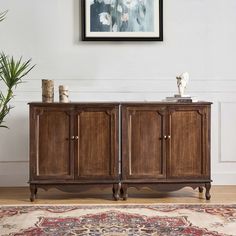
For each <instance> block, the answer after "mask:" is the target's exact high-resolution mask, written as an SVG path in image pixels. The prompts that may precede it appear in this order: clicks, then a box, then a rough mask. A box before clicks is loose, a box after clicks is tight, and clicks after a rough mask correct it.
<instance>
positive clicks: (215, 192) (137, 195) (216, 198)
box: [0, 186, 236, 205]
mask: <svg viewBox="0 0 236 236" xmlns="http://www.w3.org/2000/svg"><path fill="white" fill-rule="evenodd" d="M211 196H212V198H211V200H210V201H206V200H205V198H204V193H202V194H201V193H199V192H198V190H193V189H191V188H184V189H182V190H179V191H175V192H168V193H167V192H162V193H160V192H154V191H152V190H149V189H144V190H142V191H137V190H135V189H132V188H130V189H129V198H128V200H127V201H122V200H120V201H114V200H113V199H112V194H111V189H105V190H99V189H93V190H91V191H87V192H83V193H79V194H78V193H64V192H61V191H59V190H56V189H51V190H49V191H47V192H45V191H44V190H41V189H39V191H38V199H36V200H35V201H34V202H33V203H31V202H30V201H29V189H28V188H25V187H22V188H0V204H1V205H4V204H126V203H139V204H148V203H236V186H212V189H211Z"/></svg>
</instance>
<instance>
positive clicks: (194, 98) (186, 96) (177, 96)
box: [165, 94, 198, 103]
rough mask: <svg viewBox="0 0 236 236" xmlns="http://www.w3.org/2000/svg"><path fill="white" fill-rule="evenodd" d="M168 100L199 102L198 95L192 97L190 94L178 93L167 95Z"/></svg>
mask: <svg viewBox="0 0 236 236" xmlns="http://www.w3.org/2000/svg"><path fill="white" fill-rule="evenodd" d="M165 101H166V102H180V103H181V102H182V103H191V102H198V100H197V99H196V97H191V96H189V95H184V96H180V95H178V94H176V95H174V97H166V99H165Z"/></svg>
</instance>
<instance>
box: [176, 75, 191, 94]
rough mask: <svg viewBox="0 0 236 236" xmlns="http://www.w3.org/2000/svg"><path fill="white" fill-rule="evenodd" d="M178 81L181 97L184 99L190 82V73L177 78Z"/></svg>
mask: <svg viewBox="0 0 236 236" xmlns="http://www.w3.org/2000/svg"><path fill="white" fill-rule="evenodd" d="M176 79H177V85H178V90H179V96H180V97H184V90H185V88H186V86H187V84H188V82H189V74H188V72H184V73H183V74H181V75H180V76H177V77H176Z"/></svg>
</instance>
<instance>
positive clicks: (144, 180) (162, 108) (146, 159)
mask: <svg viewBox="0 0 236 236" xmlns="http://www.w3.org/2000/svg"><path fill="white" fill-rule="evenodd" d="M121 139H122V179H121V182H122V186H121V194H122V197H123V199H127V196H128V194H127V189H128V187H137V188H141V187H150V188H153V189H156V190H162V189H164V190H177V189H179V188H182V187H185V186H191V187H193V188H196V187H199V191H200V192H202V191H203V187H205V188H206V199H210V193H209V191H210V186H211V185H210V183H211V179H210V103H191V104H180V103H156V104H152V103H144V104H137V103H136V104H123V106H122V138H121Z"/></svg>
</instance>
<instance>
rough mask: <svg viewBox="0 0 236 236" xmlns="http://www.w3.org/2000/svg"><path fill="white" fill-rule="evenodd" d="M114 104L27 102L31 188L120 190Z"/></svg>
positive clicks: (116, 109) (116, 114)
mask: <svg viewBox="0 0 236 236" xmlns="http://www.w3.org/2000/svg"><path fill="white" fill-rule="evenodd" d="M118 114H119V110H118V105H115V104H99V105H97V104H73V103H70V104H57V103H51V104H45V103H31V104H30V181H29V182H30V189H31V200H32V201H33V200H34V198H35V194H36V193H37V188H38V187H41V188H45V189H47V188H50V187H57V188H59V189H65V190H68V187H72V186H74V188H75V187H77V190H78V191H80V190H81V189H83V188H84V187H92V186H93V185H97V186H99V187H107V186H109V185H111V186H112V187H113V193H114V197H115V199H116V200H117V199H118V195H119V193H118V192H119V163H118V162H119V160H118V151H119V150H118V123H119V122H118Z"/></svg>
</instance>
